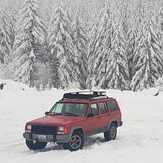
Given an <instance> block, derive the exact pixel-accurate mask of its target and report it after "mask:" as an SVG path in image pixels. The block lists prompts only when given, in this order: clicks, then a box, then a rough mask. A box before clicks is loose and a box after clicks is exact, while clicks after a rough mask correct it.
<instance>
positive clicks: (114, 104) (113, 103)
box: [107, 101, 118, 112]
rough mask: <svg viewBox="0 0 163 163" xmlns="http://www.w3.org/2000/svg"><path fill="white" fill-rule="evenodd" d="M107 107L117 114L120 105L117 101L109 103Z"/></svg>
mask: <svg viewBox="0 0 163 163" xmlns="http://www.w3.org/2000/svg"><path fill="white" fill-rule="evenodd" d="M107 105H108V108H109V109H110V111H111V112H115V111H117V110H118V105H117V103H116V102H115V101H109V102H108V103H107Z"/></svg>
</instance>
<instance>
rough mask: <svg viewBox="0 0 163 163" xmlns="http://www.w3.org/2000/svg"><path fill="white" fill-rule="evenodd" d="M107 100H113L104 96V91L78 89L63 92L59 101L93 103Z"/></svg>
mask: <svg viewBox="0 0 163 163" xmlns="http://www.w3.org/2000/svg"><path fill="white" fill-rule="evenodd" d="M108 100H114V99H113V98H111V97H108V96H106V92H104V91H92V92H90V91H80V92H70V93H65V94H64V95H63V98H62V99H61V100H60V101H59V102H65V103H66V102H67V103H69V102H71V103H94V102H103V101H108Z"/></svg>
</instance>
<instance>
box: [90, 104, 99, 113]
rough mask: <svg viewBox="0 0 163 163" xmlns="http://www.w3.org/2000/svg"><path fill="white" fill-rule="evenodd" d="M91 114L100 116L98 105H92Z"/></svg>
mask: <svg viewBox="0 0 163 163" xmlns="http://www.w3.org/2000/svg"><path fill="white" fill-rule="evenodd" d="M91 112H92V113H93V115H98V108H97V104H91Z"/></svg>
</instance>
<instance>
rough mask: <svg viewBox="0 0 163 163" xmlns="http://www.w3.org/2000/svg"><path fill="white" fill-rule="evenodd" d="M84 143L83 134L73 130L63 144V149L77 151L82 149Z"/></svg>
mask: <svg viewBox="0 0 163 163" xmlns="http://www.w3.org/2000/svg"><path fill="white" fill-rule="evenodd" d="M83 145H84V135H83V134H82V133H81V132H74V133H73V134H72V136H71V139H70V141H69V142H68V143H65V144H63V148H64V149H69V150H70V151H77V150H79V149H82V148H83Z"/></svg>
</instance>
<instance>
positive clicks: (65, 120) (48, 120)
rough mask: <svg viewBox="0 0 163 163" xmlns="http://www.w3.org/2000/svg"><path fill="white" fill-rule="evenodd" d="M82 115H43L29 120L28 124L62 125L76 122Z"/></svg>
mask: <svg viewBox="0 0 163 163" xmlns="http://www.w3.org/2000/svg"><path fill="white" fill-rule="evenodd" d="M81 119H82V117H72V116H58V115H56V116H44V117H41V118H38V119H35V120H33V121H30V122H29V123H28V124H31V125H48V126H53V125H56V126H64V125H69V124H71V123H77V122H78V121H80V120H81Z"/></svg>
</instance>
